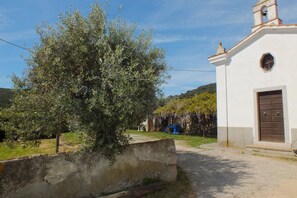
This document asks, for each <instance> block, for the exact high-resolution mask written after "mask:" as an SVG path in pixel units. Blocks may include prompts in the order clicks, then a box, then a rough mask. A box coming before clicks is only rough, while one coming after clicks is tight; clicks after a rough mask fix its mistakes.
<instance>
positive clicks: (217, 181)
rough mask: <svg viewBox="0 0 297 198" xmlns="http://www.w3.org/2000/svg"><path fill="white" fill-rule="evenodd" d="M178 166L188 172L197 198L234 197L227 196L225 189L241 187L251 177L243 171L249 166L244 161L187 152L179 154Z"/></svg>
mask: <svg viewBox="0 0 297 198" xmlns="http://www.w3.org/2000/svg"><path fill="white" fill-rule="evenodd" d="M178 164H179V166H180V167H182V168H183V170H184V171H186V172H187V175H188V177H189V179H190V180H191V183H192V187H193V190H194V191H195V192H197V195H196V196H197V197H220V195H224V197H225V196H227V197H233V196H234V195H232V194H229V195H228V194H226V191H225V190H224V188H226V187H228V188H230V187H232V188H236V187H239V186H241V185H242V181H243V179H246V178H247V177H249V176H250V174H249V173H248V172H245V171H243V170H247V169H246V168H247V166H248V165H247V164H246V163H244V162H242V161H234V160H232V161H231V160H228V159H222V158H220V157H213V156H207V155H203V154H197V153H191V152H186V151H184V152H179V153H178Z"/></svg>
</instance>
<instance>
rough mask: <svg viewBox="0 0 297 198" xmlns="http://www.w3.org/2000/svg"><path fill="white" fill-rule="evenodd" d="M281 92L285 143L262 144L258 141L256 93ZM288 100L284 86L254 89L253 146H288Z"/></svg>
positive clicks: (258, 127)
mask: <svg viewBox="0 0 297 198" xmlns="http://www.w3.org/2000/svg"><path fill="white" fill-rule="evenodd" d="M279 90H281V91H282V99H283V111H284V136H285V142H284V143H278V142H263V141H260V131H259V129H260V126H259V124H260V123H259V121H260V119H259V113H258V112H259V104H258V93H259V92H269V91H279ZM287 107H288V100H287V88H286V86H277V87H267V88H261V89H254V134H253V135H254V143H255V144H288V145H290V139H291V137H290V133H289V121H288V108H287Z"/></svg>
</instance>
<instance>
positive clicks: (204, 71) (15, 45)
mask: <svg viewBox="0 0 297 198" xmlns="http://www.w3.org/2000/svg"><path fill="white" fill-rule="evenodd" d="M0 41H3V42H5V43H7V44H10V45H12V46H14V47H18V48H20V49H23V50H26V51H29V52H32V51H31V50H30V49H28V48H26V47H23V46H20V45H18V44H15V43H12V42H10V41H7V40H4V39H1V38H0ZM168 70H169V71H178V72H201V73H214V72H215V71H210V70H209V71H208V70H200V69H175V68H172V69H168Z"/></svg>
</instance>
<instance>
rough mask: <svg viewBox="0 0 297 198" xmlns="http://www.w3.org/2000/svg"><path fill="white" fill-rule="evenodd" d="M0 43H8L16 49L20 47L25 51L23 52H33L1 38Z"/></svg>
mask: <svg viewBox="0 0 297 198" xmlns="http://www.w3.org/2000/svg"><path fill="white" fill-rule="evenodd" d="M0 41H3V42H5V43H8V44H10V45H13V46H15V47H18V48H20V49H23V50H27V51H29V52H32V51H31V50H30V49H28V48H26V47H23V46H20V45H18V44H15V43H12V42H9V41H7V40H4V39H1V38H0Z"/></svg>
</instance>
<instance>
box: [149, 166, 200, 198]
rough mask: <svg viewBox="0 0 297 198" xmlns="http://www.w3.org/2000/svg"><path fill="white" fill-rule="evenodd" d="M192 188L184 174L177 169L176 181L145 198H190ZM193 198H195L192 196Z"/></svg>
mask: <svg viewBox="0 0 297 198" xmlns="http://www.w3.org/2000/svg"><path fill="white" fill-rule="evenodd" d="M191 195H192V188H191V183H190V180H189V179H188V177H187V175H186V173H185V172H184V171H183V170H182V169H181V168H180V167H177V180H176V182H173V183H168V184H167V185H166V187H165V188H164V189H162V190H161V191H158V192H155V193H152V194H149V195H147V196H145V198H155V197H162V198H180V197H192V196H193V195H192V196H191ZM193 197H195V196H193Z"/></svg>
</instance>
